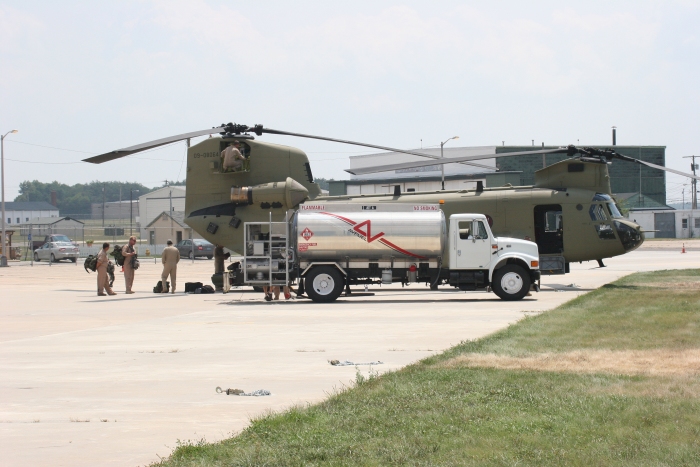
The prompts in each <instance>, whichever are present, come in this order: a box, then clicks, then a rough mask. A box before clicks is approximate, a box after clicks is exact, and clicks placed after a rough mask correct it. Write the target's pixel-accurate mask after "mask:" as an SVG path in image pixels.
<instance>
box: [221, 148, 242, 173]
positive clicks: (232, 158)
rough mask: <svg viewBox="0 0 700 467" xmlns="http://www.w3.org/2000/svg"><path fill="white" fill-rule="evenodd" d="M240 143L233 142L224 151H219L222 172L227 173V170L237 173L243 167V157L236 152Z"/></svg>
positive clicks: (239, 152)
mask: <svg viewBox="0 0 700 467" xmlns="http://www.w3.org/2000/svg"><path fill="white" fill-rule="evenodd" d="M239 146H240V143H239V142H238V141H234V142H233V143H230V144H229V145H228V147H227V148H226V149H224V150H223V151H221V156H222V157H223V158H224V165H223V169H224V170H223V171H224V172H228V171H229V170H233V171H239V170H241V168H242V167H243V161H244V160H245V157H243V154H241V151H239V150H238V147H239Z"/></svg>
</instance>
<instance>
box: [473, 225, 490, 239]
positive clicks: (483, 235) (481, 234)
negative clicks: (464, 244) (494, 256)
mask: <svg viewBox="0 0 700 467" xmlns="http://www.w3.org/2000/svg"><path fill="white" fill-rule="evenodd" d="M475 224H476V226H475V227H476V228H475V230H476V236H475V237H474V238H476V239H477V240H486V239H487V238H489V234H488V232H487V231H486V227H484V223H483V222H481V221H476V223H475Z"/></svg>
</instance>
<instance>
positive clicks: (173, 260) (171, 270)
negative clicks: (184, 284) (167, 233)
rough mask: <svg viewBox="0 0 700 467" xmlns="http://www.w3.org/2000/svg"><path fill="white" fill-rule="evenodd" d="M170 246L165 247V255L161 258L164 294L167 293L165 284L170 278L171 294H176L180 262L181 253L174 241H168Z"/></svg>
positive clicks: (161, 277)
mask: <svg viewBox="0 0 700 467" xmlns="http://www.w3.org/2000/svg"><path fill="white" fill-rule="evenodd" d="M167 244H168V246H167V247H165V249H164V250H163V253H162V254H161V256H160V261H161V263H163V274H161V276H160V279H161V281H162V282H163V292H161V293H167V292H166V291H165V282H166V281H167V280H168V276H170V293H175V280H176V277H177V263H179V262H180V252H179V251H178V249H177V248H175V247H174V246H173V241H172V240H168V241H167Z"/></svg>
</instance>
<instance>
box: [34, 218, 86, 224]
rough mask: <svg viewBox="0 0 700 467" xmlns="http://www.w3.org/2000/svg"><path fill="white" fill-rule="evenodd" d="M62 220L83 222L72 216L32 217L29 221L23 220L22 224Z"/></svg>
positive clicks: (53, 222) (51, 222)
mask: <svg viewBox="0 0 700 467" xmlns="http://www.w3.org/2000/svg"><path fill="white" fill-rule="evenodd" d="M62 221H75V222H77V223H79V224H84V222H80V221H79V220H77V219H73V218H72V217H35V218H34V219H32V220H30V221H29V222H25V223H23V224H22V225H29V224H32V225H52V224H56V223H58V222H62Z"/></svg>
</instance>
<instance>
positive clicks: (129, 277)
mask: <svg viewBox="0 0 700 467" xmlns="http://www.w3.org/2000/svg"><path fill="white" fill-rule="evenodd" d="M134 245H136V237H133V236H132V237H130V238H129V244H128V245H127V246H125V247H124V248H122V255H123V256H124V283H125V284H126V293H128V294H132V293H134V292H133V291H132V290H131V287H132V286H133V285H134V266H133V261H134V258H135V256H136V251H135V250H134Z"/></svg>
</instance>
